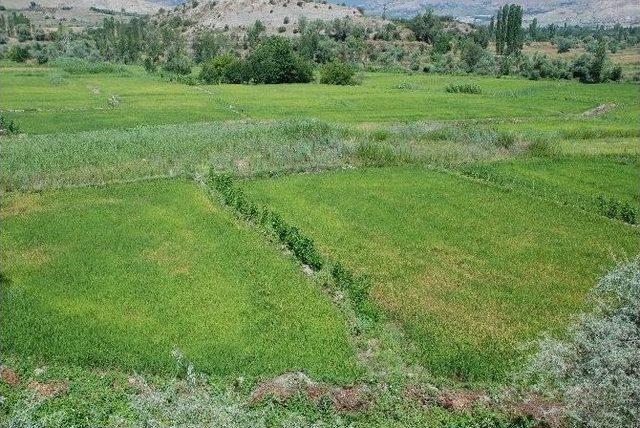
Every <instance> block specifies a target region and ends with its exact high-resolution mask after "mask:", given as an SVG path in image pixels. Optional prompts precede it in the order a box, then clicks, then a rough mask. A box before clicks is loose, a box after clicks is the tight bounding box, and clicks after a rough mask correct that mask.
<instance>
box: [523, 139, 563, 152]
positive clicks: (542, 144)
mask: <svg viewBox="0 0 640 428" xmlns="http://www.w3.org/2000/svg"><path fill="white" fill-rule="evenodd" d="M528 150H529V153H531V155H532V156H537V157H549V156H554V155H556V154H558V152H559V151H558V147H557V145H555V144H554V143H553V142H552V141H551V140H550V139H549V138H546V137H542V136H539V137H536V138H534V139H533V141H532V142H531V143H530V144H529V147H528Z"/></svg>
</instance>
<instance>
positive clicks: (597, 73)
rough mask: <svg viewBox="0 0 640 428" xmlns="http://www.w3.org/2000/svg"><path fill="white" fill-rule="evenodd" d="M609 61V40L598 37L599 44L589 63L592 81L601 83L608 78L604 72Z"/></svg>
mask: <svg viewBox="0 0 640 428" xmlns="http://www.w3.org/2000/svg"><path fill="white" fill-rule="evenodd" d="M606 61H607V42H606V40H605V39H604V37H602V36H600V37H599V38H598V45H597V47H596V51H595V53H594V55H593V60H592V61H591V64H590V65H589V77H590V81H591V83H600V82H602V81H604V80H606V76H605V73H604V67H605V63H606Z"/></svg>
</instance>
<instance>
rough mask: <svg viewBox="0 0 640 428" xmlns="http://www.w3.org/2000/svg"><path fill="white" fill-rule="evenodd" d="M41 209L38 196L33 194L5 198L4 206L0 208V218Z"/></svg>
mask: <svg viewBox="0 0 640 428" xmlns="http://www.w3.org/2000/svg"><path fill="white" fill-rule="evenodd" d="M41 209H42V205H41V204H40V197H39V196H38V195H35V194H31V193H29V194H25V195H19V196H16V197H10V198H5V203H4V206H3V207H2V210H0V219H6V218H9V217H13V216H18V215H24V214H30V213H32V212H37V211H40V210H41Z"/></svg>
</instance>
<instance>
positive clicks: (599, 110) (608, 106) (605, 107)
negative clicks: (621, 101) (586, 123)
mask: <svg viewBox="0 0 640 428" xmlns="http://www.w3.org/2000/svg"><path fill="white" fill-rule="evenodd" d="M616 107H617V105H616V104H615V103H604V104H600V105H599V106H598V107H596V108H592V109H591V110H587V111H585V112H584V113H582V117H595V116H600V115H601V114H605V113H608V112H610V111H611V110H613V109H614V108H616Z"/></svg>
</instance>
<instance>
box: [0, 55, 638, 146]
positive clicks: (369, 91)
mask: <svg viewBox="0 0 640 428" xmlns="http://www.w3.org/2000/svg"><path fill="white" fill-rule="evenodd" d="M460 82H463V83H466V82H472V83H476V84H478V85H479V86H480V88H481V89H482V91H483V92H482V94H480V95H468V94H449V93H446V92H445V91H444V88H445V87H446V86H447V85H448V84H450V83H460ZM0 84H1V85H2V87H3V88H5V90H4V91H3V97H2V99H1V100H0V109H1V110H5V111H8V112H9V113H10V115H11V116H12V117H13V118H14V119H15V120H16V121H17V122H18V123H19V124H20V125H21V127H22V130H23V131H24V132H27V133H34V134H40V133H54V132H67V133H69V132H75V131H83V130H93V129H105V128H123V127H132V126H136V125H141V124H147V125H149V124H151V125H153V124H168V123H194V122H203V121H216V120H238V119H249V118H251V119H284V118H287V119H290V118H314V119H320V120H324V121H328V122H336V123H343V124H349V125H351V126H365V127H379V126H380V125H383V124H393V123H404V122H415V121H461V120H465V121H468V120H480V121H484V122H487V121H488V122H489V123H494V122H495V123H498V124H500V123H502V126H504V127H506V128H509V129H516V130H526V131H536V130H544V131H548V132H557V131H558V130H563V129H566V130H567V131H566V133H567V135H566V136H567V137H571V136H575V135H576V134H577V135H578V136H584V135H585V132H588V131H589V130H592V129H593V128H594V125H593V122H596V123H598V122H599V124H597V125H595V127H597V128H599V129H600V128H602V127H603V126H604V128H603V129H605V130H606V132H607V135H610V134H615V135H618V134H623V135H626V136H636V135H637V133H638V130H637V127H636V126H635V125H634V118H635V117H637V114H638V112H640V102H639V101H638V95H640V91H639V90H638V86H637V85H632V84H617V83H612V84H601V85H583V84H580V83H577V82H574V81H536V82H533V81H528V80H523V79H509V78H501V79H497V78H492V77H472V76H442V75H428V74H423V73H418V74H413V75H409V74H392V73H365V74H364V75H363V84H362V85H359V86H352V87H338V86H331V85H320V84H292V85H217V86H187V85H182V84H175V83H168V82H165V81H162V80H161V79H159V78H157V77H152V76H147V75H145V74H144V72H143V71H141V70H140V69H139V68H135V67H132V68H130V72H129V73H128V74H123V75H121V74H92V75H69V74H66V73H64V72H63V71H61V70H59V69H56V68H23V67H14V68H12V67H4V68H3V69H2V75H1V76H0ZM110 99H112V100H115V101H110ZM606 102H615V103H616V104H617V105H618V107H617V109H616V110H614V111H613V112H610V113H608V114H606V115H604V117H602V118H590V119H588V120H584V119H579V118H576V115H579V114H580V113H582V112H584V111H586V110H589V109H592V108H594V107H596V106H598V105H600V104H603V103H606ZM585 129H586V130H585ZM587 136H589V135H587ZM605 136H606V135H605Z"/></svg>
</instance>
